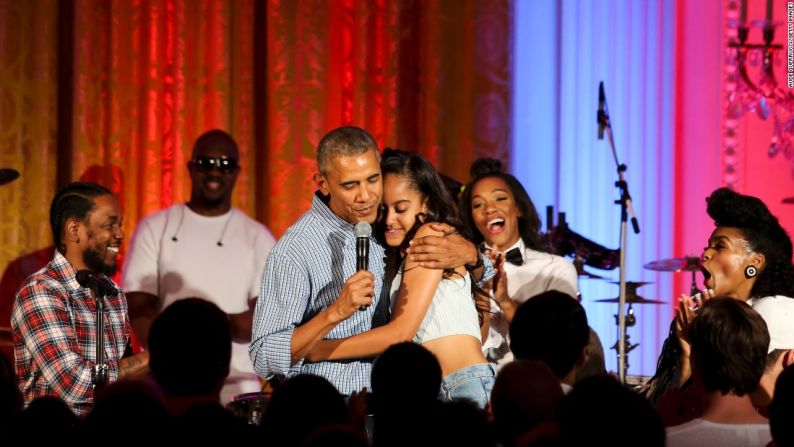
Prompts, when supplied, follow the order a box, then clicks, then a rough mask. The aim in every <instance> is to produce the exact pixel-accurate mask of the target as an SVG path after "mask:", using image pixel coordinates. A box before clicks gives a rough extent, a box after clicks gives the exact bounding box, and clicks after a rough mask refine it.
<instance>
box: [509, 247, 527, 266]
mask: <svg viewBox="0 0 794 447" xmlns="http://www.w3.org/2000/svg"><path fill="white" fill-rule="evenodd" d="M505 261H507V262H509V263H511V264H513V265H521V264H523V263H524V257H523V256H521V250H519V249H518V247H516V248H513V249H512V250H508V251H507V253H505Z"/></svg>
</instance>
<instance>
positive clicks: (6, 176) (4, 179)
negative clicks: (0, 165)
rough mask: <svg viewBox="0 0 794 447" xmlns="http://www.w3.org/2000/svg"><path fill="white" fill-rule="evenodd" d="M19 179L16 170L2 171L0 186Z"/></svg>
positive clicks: (6, 169) (0, 171)
mask: <svg viewBox="0 0 794 447" xmlns="http://www.w3.org/2000/svg"><path fill="white" fill-rule="evenodd" d="M17 177H19V172H18V171H17V170H16V169H11V168H4V169H0V185H5V184H6V183H11V182H13V181H14V180H16V179H17Z"/></svg>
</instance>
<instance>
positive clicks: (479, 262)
mask: <svg viewBox="0 0 794 447" xmlns="http://www.w3.org/2000/svg"><path fill="white" fill-rule="evenodd" d="M482 256H483V255H482V253H481V252H480V250H477V262H475V263H474V264H473V265H472V264H466V265H465V266H464V267H466V270H468V271H470V272H471V271H472V270H477V269H478V268H480V267H482V266H483V260H482Z"/></svg>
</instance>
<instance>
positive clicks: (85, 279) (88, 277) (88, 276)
mask: <svg viewBox="0 0 794 447" xmlns="http://www.w3.org/2000/svg"><path fill="white" fill-rule="evenodd" d="M75 279H76V280H77V283H78V284H80V286H81V287H91V283H92V282H94V281H95V279H94V274H93V273H91V272H90V271H88V270H80V271H79V272H77V274H76V275H75Z"/></svg>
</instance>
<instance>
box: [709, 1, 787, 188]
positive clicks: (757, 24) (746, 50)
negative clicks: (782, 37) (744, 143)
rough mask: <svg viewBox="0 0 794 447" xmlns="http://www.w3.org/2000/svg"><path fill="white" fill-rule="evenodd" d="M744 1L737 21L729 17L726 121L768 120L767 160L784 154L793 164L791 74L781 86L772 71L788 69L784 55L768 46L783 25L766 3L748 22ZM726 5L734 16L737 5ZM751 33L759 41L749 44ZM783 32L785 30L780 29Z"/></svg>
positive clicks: (779, 47) (732, 2) (776, 46)
mask: <svg viewBox="0 0 794 447" xmlns="http://www.w3.org/2000/svg"><path fill="white" fill-rule="evenodd" d="M746 2H747V0H741V16H740V18H739V19H738V20H737V18H736V14H735V12H734V13H733V14H730V13H729V14H728V16H729V17H728V18H729V20H728V29H729V34H728V38H729V43H728V48H727V59H726V66H727V67H726V68H727V79H726V80H727V83H726V90H727V98H726V99H727V109H726V111H725V114H726V118H728V119H729V120H731V121H734V122H735V120H738V119H740V118H741V117H742V116H744V114H746V113H750V114H756V115H757V116H758V118H760V119H761V120H764V121H767V120H771V122H772V126H773V129H772V137H771V138H770V142H769V146H768V149H767V155H768V156H769V157H770V158H773V157H776V156H778V155H779V154H783V156H785V158H786V159H788V160H790V161H791V162H792V163H794V93H793V92H794V89H792V88H793V87H794V85H793V84H794V73H792V72H791V71H790V70H786V74H787V78H786V79H785V80H783V82H782V83H778V80H777V79H776V78H775V67H780V66H782V65H786V68H790V67H788V65H787V63H788V61H787V60H786V54H785V51H780V50H781V49H782V48H783V46H782V45H780V44H774V43H773V41H774V39H775V29H776V28H777V27H779V26H781V25H783V23H782V22H774V21H773V20H772V7H771V3H772V2H771V1H768V2H767V9H766V20H754V21H751V22H748V21H747V3H746ZM728 3H729V8H728V9H729V11H731V12H733V11H736V3H737V2H736V1H729V2H728ZM753 29H759V30H760V31H761V37H762V38H761V41H760V42H749V41H748V37H749V36H750V33H751V30H753ZM783 30H784V31H787V29H786V27H785V26H784V27H783ZM784 34H786V33H784ZM731 127H732V126H731ZM730 130H731V131H733V129H730ZM731 133H732V132H731ZM731 136H732V135H731ZM733 141H734V144H735V140H733ZM729 146H733V145H729ZM727 149H729V150H728V151H726V152H728V154H729V155H732V153H733V147H729V148H727ZM730 167H731V166H726V168H730ZM729 172H730V169H729ZM792 175H794V170H792ZM729 183H730V182H729Z"/></svg>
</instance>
